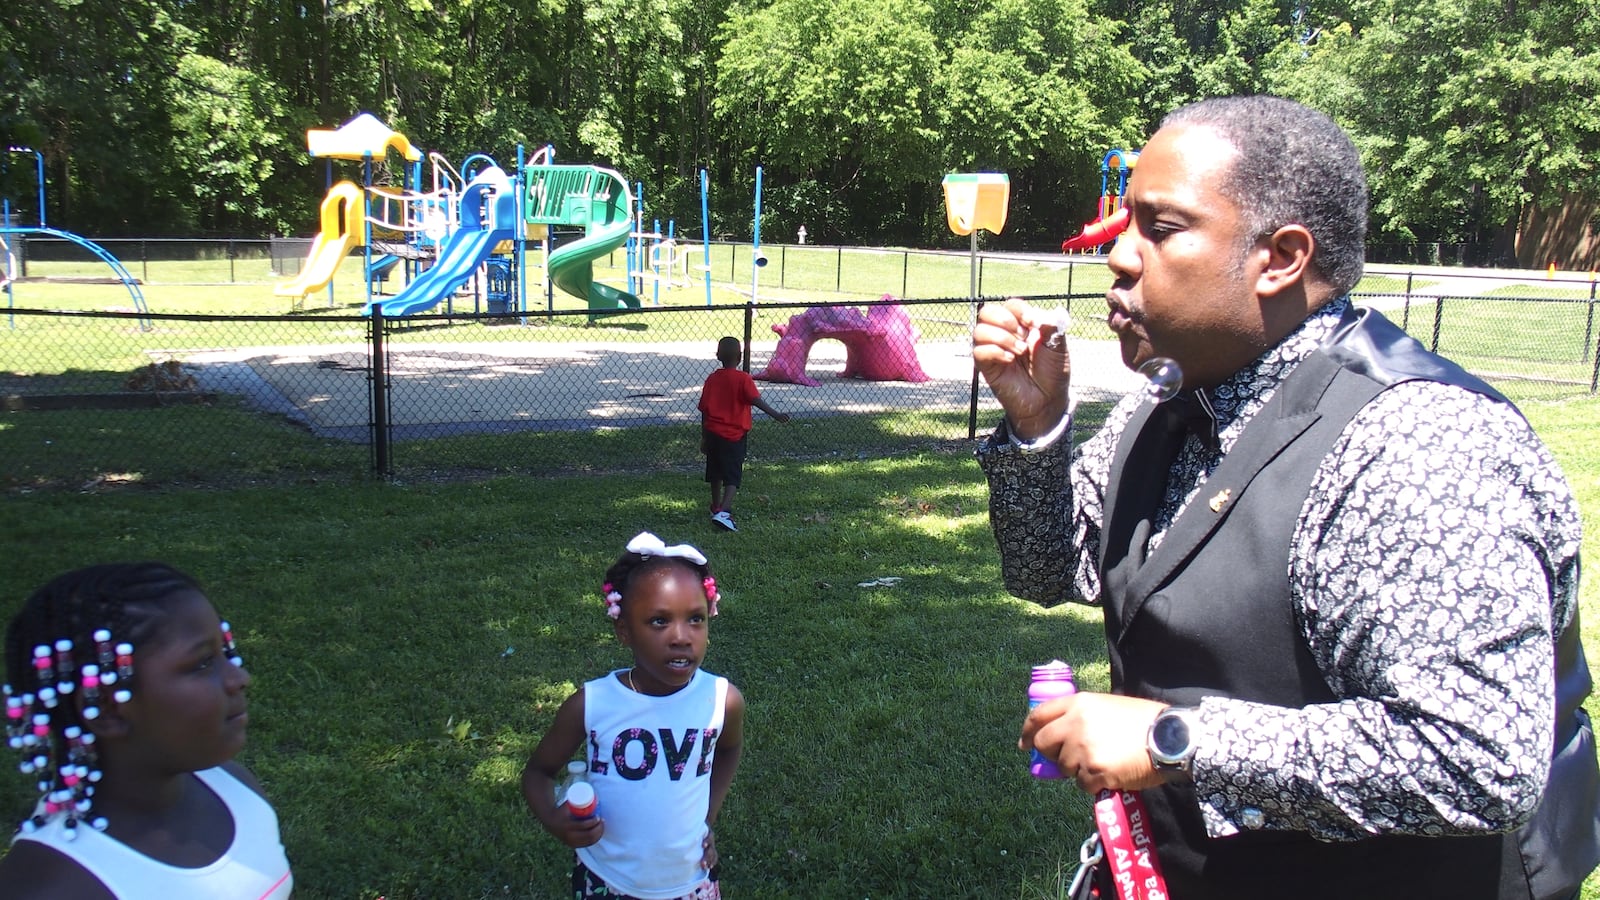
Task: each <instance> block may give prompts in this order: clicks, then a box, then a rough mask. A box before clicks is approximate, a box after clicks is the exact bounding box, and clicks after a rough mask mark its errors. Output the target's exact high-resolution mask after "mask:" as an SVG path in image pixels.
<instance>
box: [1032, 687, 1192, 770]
mask: <svg viewBox="0 0 1600 900" xmlns="http://www.w3.org/2000/svg"><path fill="white" fill-rule="evenodd" d="M1166 708H1167V704H1165V703H1160V702H1157V701H1155V700H1142V699H1140V698H1138V697H1123V696H1121V695H1118V694H1088V693H1084V694H1073V695H1072V696H1070V697H1058V698H1056V699H1055V700H1050V701H1048V702H1046V703H1042V704H1040V705H1039V706H1037V707H1034V709H1033V710H1032V711H1031V712H1029V713H1028V718H1027V719H1025V720H1024V721H1023V723H1022V739H1021V740H1020V741H1018V742H1017V746H1018V747H1020V748H1022V749H1023V750H1038V751H1039V752H1040V753H1041V754H1043V755H1044V756H1045V757H1046V758H1048V759H1052V760H1054V761H1055V763H1056V766H1057V768H1059V769H1060V770H1061V772H1062V774H1063V775H1066V776H1067V777H1068V778H1071V779H1073V780H1074V781H1076V782H1078V787H1081V788H1083V789H1084V790H1085V791H1087V792H1089V793H1091V794H1093V793H1096V792H1098V791H1101V790H1113V791H1140V790H1144V789H1145V788H1148V787H1155V786H1156V785H1158V784H1161V783H1162V782H1164V781H1165V780H1166V778H1165V777H1164V776H1163V774H1162V773H1160V772H1157V771H1156V770H1155V767H1154V766H1153V765H1152V764H1151V762H1150V752H1149V750H1148V748H1147V747H1146V744H1145V739H1146V736H1147V735H1148V734H1149V732H1150V723H1152V722H1154V721H1155V719H1156V714H1157V713H1159V712H1161V711H1162V710H1163V709H1166Z"/></svg>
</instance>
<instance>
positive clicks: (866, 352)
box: [0, 298, 986, 487]
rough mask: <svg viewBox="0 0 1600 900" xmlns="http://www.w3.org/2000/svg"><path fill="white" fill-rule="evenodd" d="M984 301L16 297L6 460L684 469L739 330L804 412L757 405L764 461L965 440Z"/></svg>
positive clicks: (174, 473)
mask: <svg viewBox="0 0 1600 900" xmlns="http://www.w3.org/2000/svg"><path fill="white" fill-rule="evenodd" d="M972 309H973V305H972V303H971V302H970V301H969V300H967V299H965V298H963V299H956V300H932V301H897V302H895V301H876V302H868V303H858V304H824V305H816V304H809V305H807V304H765V305H760V306H757V305H754V304H746V305H744V306H740V307H726V306H724V307H713V308H696V307H688V308H672V307H665V308H645V309H639V310H628V311H626V312H625V313H621V314H614V315H605V316H600V317H596V316H595V314H594V313H593V312H592V311H583V310H580V311H571V310H567V311H552V312H548V313H546V312H540V313H537V314H525V315H519V314H515V313H513V314H507V315H491V314H488V313H476V312H474V313H465V314H458V315H420V316H413V317H407V318H403V319H381V318H377V319H369V318H364V317H361V316H355V315H319V316H229V317H220V316H199V315H172V314H161V313H151V314H149V315H146V316H139V315H135V314H130V313H109V312H73V313H69V312H60V311H44V310H22V309H18V310H13V311H11V314H10V324H9V328H6V329H4V330H3V331H0V335H3V336H0V347H3V349H4V353H3V360H4V361H3V363H0V370H3V371H0V395H3V396H4V398H5V409H6V411H7V415H6V417H5V419H4V425H0V452H5V451H4V448H5V447H6V445H8V444H10V445H12V446H13V449H14V450H15V451H16V452H14V453H6V455H7V456H9V457H10V458H11V459H12V460H13V462H14V467H7V468H8V469H9V471H8V473H7V476H6V477H7V480H9V481H11V482H12V484H13V485H20V486H24V487H25V486H27V484H28V483H30V482H34V483H39V484H44V483H56V484H59V483H61V482H62V480H63V479H68V480H70V479H71V478H76V477H78V476H79V475H81V474H83V473H84V472H87V471H93V472H96V473H119V475H120V477H125V478H128V479H131V480H145V479H146V478H150V479H153V480H165V479H168V478H182V477H195V475H196V473H198V472H200V471H202V470H205V469H208V468H213V469H215V470H217V471H222V472H232V473H233V474H234V475H237V476H239V477H252V476H254V475H263V476H265V475H269V474H282V473H284V472H289V473H294V472H298V471H302V470H303V471H326V470H337V469H340V468H344V467H357V468H366V467H369V466H370V467H371V468H372V469H373V470H376V471H378V472H382V473H386V474H395V475H398V476H400V477H406V476H408V475H420V474H423V473H428V472H433V471H436V470H440V469H448V470H452V471H457V470H486V471H519V470H521V471H540V470H550V469H569V470H570V469H582V468H584V467H586V466H590V465H595V466H599V465H604V466H606V467H615V466H630V465H633V466H661V465H691V464H693V463H694V462H695V460H696V459H697V458H698V446H699V428H700V426H699V421H700V419H699V412H698V407H697V403H698V399H699V392H700V386H701V384H702V383H703V381H704V380H705V378H706V376H708V375H709V374H710V373H711V372H712V371H713V370H714V369H715V368H716V366H717V362H716V360H715V348H716V343H717V340H718V339H719V338H720V337H722V336H724V335H731V336H734V337H738V338H740V339H741V343H742V344H743V345H744V346H745V347H746V348H747V353H748V360H747V366H748V370H749V371H751V372H752V373H753V374H754V375H755V376H756V377H757V378H758V379H761V380H760V381H759V384H760V387H761V389H762V392H763V396H764V398H765V399H766V401H767V402H768V403H769V404H771V405H772V406H773V407H775V408H777V409H778V410H781V411H783V412H786V413H789V414H790V415H791V417H792V420H791V422H790V423H788V424H786V425H780V424H778V423H776V422H772V421H771V420H768V419H765V417H763V416H762V415H761V414H760V413H757V415H756V419H757V425H756V434H755V435H754V436H753V437H752V454H753V455H754V456H757V457H759V456H777V455H814V456H818V457H824V458H825V457H829V456H841V457H852V458H853V457H857V456H866V455H879V454H882V453H886V452H896V451H903V450H907V449H911V448H916V447H926V446H934V445H939V444H944V443H947V442H952V441H960V440H962V439H964V438H965V437H966V436H967V435H969V434H970V433H971V429H972V428H973V427H974V420H973V416H974V414H975V411H976V409H977V408H978V407H979V406H980V405H984V404H985V403H986V400H983V399H980V395H979V394H978V393H975V386H974V380H973V369H972V362H971V355H970V352H969V349H968V347H969V341H968V335H969V334H970V330H971V315H972ZM591 320H592V321H591ZM780 332H781V333H780ZM983 396H984V397H986V395H983ZM35 457H42V461H41V462H33V461H32V460H33V459H34V458H35ZM53 461H56V462H53Z"/></svg>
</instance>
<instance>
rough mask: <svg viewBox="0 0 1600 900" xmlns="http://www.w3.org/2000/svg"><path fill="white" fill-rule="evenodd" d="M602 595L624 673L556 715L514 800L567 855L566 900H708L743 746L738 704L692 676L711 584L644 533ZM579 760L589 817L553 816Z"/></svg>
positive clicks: (699, 557)
mask: <svg viewBox="0 0 1600 900" xmlns="http://www.w3.org/2000/svg"><path fill="white" fill-rule="evenodd" d="M600 593H601V596H602V597H603V598H604V600H605V609H606V614H607V615H608V616H609V617H610V618H611V620H612V628H613V629H614V631H615V633H616V636H617V639H618V640H619V641H621V642H622V644H623V646H625V647H627V648H628V649H629V650H631V651H632V652H633V665H632V666H630V667H628V668H626V669H617V670H616V671H614V672H610V673H608V674H606V675H604V676H601V677H600V678H597V679H595V680H593V681H590V682H588V683H586V684H585V685H584V686H583V687H582V688H580V689H579V690H578V691H576V692H575V693H573V694H572V696H570V697H568V698H567V699H566V701H565V702H563V703H562V704H561V707H560V709H558V710H557V711H556V716H555V721H554V722H553V723H552V724H551V726H550V730H549V731H548V732H546V733H545V735H544V737H543V738H542V739H541V740H540V741H539V745H538V747H536V748H535V749H534V751H533V755H532V756H531V757H530V758H529V760H528V765H527V767H526V768H525V769H524V770H523V773H522V793H523V796H524V797H525V798H526V799H527V801H528V806H529V808H530V809H532V810H533V813H534V815H536V816H538V817H539V822H540V824H542V825H544V828H545V830H546V831H548V832H550V833H551V834H552V835H554V836H555V837H556V839H557V840H560V841H561V842H562V843H564V844H566V845H567V846H569V847H571V848H573V849H574V850H575V851H576V853H577V861H576V863H575V864H574V866H573V871H572V890H573V896H575V897H579V898H588V897H608V898H624V900H625V898H637V900H679V898H694V900H714V898H717V897H719V896H720V888H719V885H718V880H717V876H718V868H717V867H718V862H719V857H718V854H717V847H716V839H715V835H714V833H713V831H712V826H713V825H714V824H715V823H716V820H717V813H718V812H719V811H720V810H721V808H722V802H723V800H724V799H725V798H726V797H727V795H728V787H729V785H731V784H732V782H733V775H734V772H735V770H736V769H737V768H738V766H739V753H740V748H741V746H742V744H743V742H744V697H743V696H742V695H741V694H740V693H739V689H738V688H736V687H734V686H733V685H732V684H730V683H729V682H728V680H727V679H726V678H722V677H720V676H716V675H712V674H711V673H710V672H706V671H703V670H701V668H700V665H701V663H702V662H703V661H704V659H705V653H706V644H707V631H708V628H709V625H710V620H711V617H712V616H715V615H716V614H717V601H718V599H719V598H720V595H719V593H718V591H717V584H716V580H715V579H714V578H712V576H711V570H710V568H709V567H708V566H707V565H706V559H705V556H704V555H703V554H701V553H700V551H699V550H696V549H695V548H694V547H691V546H689V545H688V544H678V545H675V546H671V547H668V546H665V545H664V544H663V543H662V541H661V540H660V539H659V538H657V537H656V536H655V535H653V534H650V533H649V532H644V533H641V534H639V535H638V536H636V537H635V538H634V539H633V540H632V541H629V542H628V548H627V551H626V552H624V553H623V554H622V556H621V557H619V558H618V559H617V561H616V562H615V563H614V564H613V565H612V566H611V568H609V569H607V570H606V575H605V581H604V584H603V585H602V586H601V591H600ZM580 752H581V753H582V754H583V756H584V759H585V761H586V762H587V763H588V772H589V774H588V779H589V783H590V784H591V785H592V786H593V788H594V793H595V796H596V800H597V804H596V806H595V808H594V809H593V810H589V809H587V808H583V807H580V808H577V809H574V808H572V806H571V804H563V805H561V806H558V805H557V803H556V798H555V795H554V791H553V789H554V786H555V778H556V775H557V774H558V773H560V772H563V771H564V770H565V769H566V765H567V762H568V760H570V759H572V758H573V756H574V755H575V754H578V753H580Z"/></svg>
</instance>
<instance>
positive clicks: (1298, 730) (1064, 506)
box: [973, 97, 1600, 900]
mask: <svg viewBox="0 0 1600 900" xmlns="http://www.w3.org/2000/svg"><path fill="white" fill-rule="evenodd" d="M1366 199H1367V198H1366V181H1365V177H1364V175H1363V174H1362V171H1361V164H1360V159H1359V156H1358V154H1357V152H1356V149H1355V147H1354V145H1353V144H1352V143H1351V141H1350V139H1349V137H1348V136H1347V135H1345V134H1344V132H1343V131H1341V130H1340V129H1339V128H1338V126H1337V125H1335V124H1334V123H1333V122H1332V121H1331V120H1329V119H1328V118H1327V117H1325V116H1323V115H1322V114H1320V113H1317V112H1315V111H1313V110H1310V109H1308V108H1306V107H1304V106H1301V105H1299V104H1296V103H1292V102H1289V101H1286V100H1280V99H1277V98H1271V97H1234V98H1226V99H1218V100H1209V101H1204V102H1201V103H1198V104H1194V105H1191V106H1188V107H1185V108H1183V109H1180V110H1178V111H1177V112H1175V113H1173V114H1172V115H1170V116H1169V117H1168V118H1167V119H1166V121H1165V122H1164V123H1163V124H1162V127H1161V128H1160V130H1158V131H1157V132H1156V134H1155V136H1154V137H1152V138H1151V140H1150V142H1149V144H1148V145H1147V146H1146V147H1145V148H1144V150H1143V152H1142V153H1141V154H1140V157H1139V165H1138V167H1137V168H1136V169H1135V171H1134V173H1133V176H1132V178H1131V180H1130V181H1129V183H1128V190H1127V194H1126V197H1125V205H1126V206H1127V208H1128V210H1129V211H1130V213H1131V220H1130V224H1129V227H1128V230H1127V232H1126V233H1125V234H1124V235H1123V236H1122V237H1121V239H1120V240H1119V241H1118V242H1117V243H1116V245H1115V246H1114V248H1113V250H1112V252H1111V255H1110V257H1109V260H1108V263H1109V265H1110V268H1111V270H1112V273H1113V275H1114V278H1115V281H1114V283H1113V286H1112V288H1111V290H1110V292H1109V293H1108V294H1107V303H1108V304H1109V307H1110V314H1109V316H1108V317H1107V325H1108V326H1109V327H1110V328H1111V330H1112V331H1113V332H1114V333H1115V334H1116V336H1117V339H1118V341H1119V342H1120V343H1121V349H1122V359H1123V362H1124V363H1125V364H1126V365H1128V366H1129V367H1130V368H1136V367H1138V366H1139V365H1141V364H1142V363H1144V362H1146V361H1147V360H1149V359H1151V358H1153V357H1157V356H1165V357H1170V358H1172V359H1173V360H1175V361H1176V362H1177V363H1178V365H1179V366H1180V367H1181V370H1182V372H1183V380H1184V390H1183V391H1182V393H1180V394H1179V396H1178V397H1177V398H1175V399H1173V400H1170V401H1167V402H1164V403H1160V404H1155V403H1152V402H1150V401H1149V400H1147V399H1146V398H1144V397H1141V396H1130V397H1128V398H1126V399H1125V400H1124V401H1123V402H1122V403H1120V404H1118V406H1117V407H1116V408H1115V409H1114V410H1113V411H1112V412H1111V414H1110V415H1109V416H1108V418H1107V420H1106V423H1105V425H1104V427H1103V428H1102V429H1101V430H1100V431H1099V432H1098V433H1097V434H1095V435H1094V436H1093V437H1092V438H1090V439H1088V440H1087V441H1085V442H1084V443H1083V444H1082V445H1081V446H1080V447H1078V448H1076V449H1074V448H1073V447H1072V446H1071V439H1070V435H1071V427H1070V420H1071V416H1070V414H1069V409H1068V402H1067V399H1068V386H1069V383H1070V381H1071V374H1072V367H1071V359H1070V355H1069V353H1068V352H1067V347H1066V344H1065V342H1064V341H1057V340H1052V338H1053V337H1054V335H1055V333H1056V325H1055V324H1054V322H1053V320H1052V318H1051V317H1050V316H1049V315H1048V314H1046V313H1044V312H1042V311H1040V310H1036V309H1034V308H1032V307H1031V306H1030V305H1028V304H1027V303H1024V302H1022V301H1016V300H1013V301H1009V302H1007V303H1005V304H990V305H987V306H985V307H984V308H983V309H982V311H981V312H980V314H979V316H978V324H977V326H976V328H975V329H974V331H973V339H974V345H975V346H974V350H973V356H974V358H975V360H976V362H977V365H978V367H979V369H980V370H981V371H982V372H983V375H984V377H985V379H986V380H987V381H988V383H989V386H990V388H991V390H992V391H993V393H994V395H995V396H996V398H997V399H998V400H999V401H1000V404H1001V406H1002V407H1003V408H1004V411H1005V419H1004V421H1002V422H1001V424H1000V425H999V427H998V428H997V429H996V431H995V433H994V434H993V435H991V436H990V437H989V438H988V439H986V440H985V441H984V442H983V443H982V444H981V445H980V448H979V450H978V456H979V461H980V463H981V464H982V466H983V468H984V471H985V473H986V474H987V476H988V479H989V486H990V517H991V522H992V524H993V526H994V531H995V536H996V539H997V541H998V543H999V546H1000V551H1001V559H1002V568H1003V571H1004V575H1005V579H1006V586H1007V588H1008V589H1009V590H1010V591H1012V592H1013V593H1015V594H1017V595H1018V596H1021V597H1024V598H1026V599H1030V600H1034V601H1037V602H1040V603H1043V604H1045V605H1053V604H1055V603H1059V602H1062V601H1068V600H1070V601H1076V602H1083V603H1090V604H1097V605H1099V606H1101V608H1102V609H1103V611H1104V620H1105V627H1106V638H1107V641H1106V645H1107V651H1108V653H1109V656H1110V662H1111V683H1112V691H1113V693H1110V694H1096V693H1079V694H1077V695H1076V696H1074V697H1069V698H1063V699H1059V700H1054V701H1051V702H1049V703H1047V704H1044V705H1042V706H1040V707H1038V708H1037V709H1036V710H1035V711H1034V712H1032V713H1031V714H1030V715H1029V716H1028V718H1027V720H1026V722H1025V723H1024V726H1023V731H1022V744H1023V746H1024V747H1033V748H1037V749H1038V750H1039V751H1040V752H1041V753H1043V754H1044V755H1045V756H1047V757H1049V758H1051V759H1054V760H1056V761H1057V763H1058V765H1059V766H1060V768H1061V770H1062V771H1063V772H1065V773H1068V774H1069V775H1070V776H1071V777H1073V778H1075V779H1076V780H1077V782H1078V784H1079V785H1080V786H1081V787H1082V788H1083V789H1085V790H1087V791H1098V790H1102V789H1111V790H1126V791H1142V792H1143V797H1144V800H1145V802H1146V804H1147V805H1148V807H1149V810H1150V815H1151V818H1152V821H1153V825H1154V830H1155V835H1156V841H1157V852H1158V856H1159V858H1160V861H1161V864H1162V866H1163V869H1164V870H1165V874H1166V877H1167V880H1168V885H1169V887H1170V889H1171V895H1172V896H1173V897H1174V898H1177V900H1199V898H1228V900H1240V898H1258V897H1259V898H1263V900H1266V898H1279V897H1339V898H1350V897H1364V898H1365V897H1394V898H1408V900H1409V898H1418V897H1449V898H1453V900H1460V898H1511V897H1563V898H1564V897H1576V896H1577V892H1578V890H1579V886H1580V884H1581V882H1582V880H1583V877H1584V876H1585V874H1587V873H1588V872H1589V871H1590V870H1592V869H1593V868H1594V866H1595V863H1596V861H1597V860H1600V821H1597V817H1600V810H1597V803H1596V796H1597V791H1600V773H1597V770H1596V762H1595V750H1594V738H1593V733H1592V731H1591V729H1590V727H1589V722H1588V718H1587V716H1586V715H1585V714H1584V712H1583V710H1582V708H1581V707H1580V706H1579V704H1580V703H1581V702H1582V700H1583V698H1584V697H1585V696H1587V694H1588V692H1589V687H1590V685H1589V676H1588V670H1587V666H1586V664H1585V662H1584V659H1583V650H1582V647H1581V645H1580V644H1579V640H1578V624H1577V596H1578V555H1577V554H1578V546H1579V540H1580V536H1581V529H1580V521H1579V516H1578V510H1577V507H1576V504H1575V502H1574V501H1573V498H1572V493H1571V490H1570V488H1569V487H1568V485H1567V483H1566V480H1565V478H1564V477H1563V475H1562V474H1561V472H1560V470H1559V468H1558V467H1557V465H1556V463H1555V460H1554V458H1553V457H1552V456H1551V454H1550V453H1549V451H1548V450H1547V449H1546V448H1545V447H1544V445H1543V444H1542V443H1541V442H1540V441H1539V439H1538V437H1537V436H1535V435H1534V434H1533V432H1532V430H1531V429H1530V428H1529V427H1528V425H1527V423H1526V422H1525V421H1524V420H1523V419H1522V418H1521V416H1520V414H1519V413H1518V412H1517V410H1516V409H1515V407H1513V406H1512V405H1511V404H1510V403H1509V402H1508V401H1506V400H1505V398H1504V397H1502V396H1501V395H1500V394H1498V393H1497V392H1496V391H1495V390H1494V389H1493V388H1491V387H1489V386H1488V385H1486V384H1484V383H1483V382H1481V381H1479V380H1478V379H1476V378H1474V377H1473V376H1471V375H1469V374H1467V373H1466V372H1465V371H1463V370H1462V369H1460V368H1459V367H1458V366H1456V365H1454V364H1453V363H1450V362H1449V361H1447V360H1444V359H1442V358H1440V357H1437V356H1434V355H1433V354H1430V353H1428V352H1427V351H1426V350H1425V349H1424V348H1423V347H1422V346H1420V345H1419V344H1417V343H1416V342H1414V341H1412V340H1410V339H1409V338H1408V337H1406V336H1405V335H1404V334H1403V333H1402V332H1400V330H1399V329H1397V328H1395V327H1394V326H1393V325H1391V324H1390V323H1389V322H1388V321H1387V320H1385V319H1383V318H1382V317H1381V316H1380V315H1378V314H1377V313H1374V312H1370V311H1367V310H1363V309H1360V308H1358V307H1356V306H1354V305H1353V304H1352V303H1351V301H1350V298H1349V296H1348V294H1349V291H1350V290H1351V288H1353V287H1354V286H1355V284H1356V282H1357V281H1358V280H1359V279H1360V277H1361V271H1362V264H1363V263H1362V260H1363V251H1364V247H1363V244H1364V240H1365V234H1366V224H1367V223H1366ZM1158 717H1159V719H1160V724H1161V727H1160V728H1153V727H1152V726H1154V725H1155V724H1156V723H1157V721H1158ZM1106 896H1111V895H1110V894H1107V895H1106Z"/></svg>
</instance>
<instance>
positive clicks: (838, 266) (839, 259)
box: [833, 244, 844, 294]
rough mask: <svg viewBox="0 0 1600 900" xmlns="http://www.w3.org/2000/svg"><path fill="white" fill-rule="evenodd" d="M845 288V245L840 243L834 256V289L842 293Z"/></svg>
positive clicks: (835, 291)
mask: <svg viewBox="0 0 1600 900" xmlns="http://www.w3.org/2000/svg"><path fill="white" fill-rule="evenodd" d="M843 290H844V245H843V244H840V245H839V249H838V252H837V253H836V255H835V256H834V258H833V291H834V293H836V294H837V293H840V292H842V291H843Z"/></svg>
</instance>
